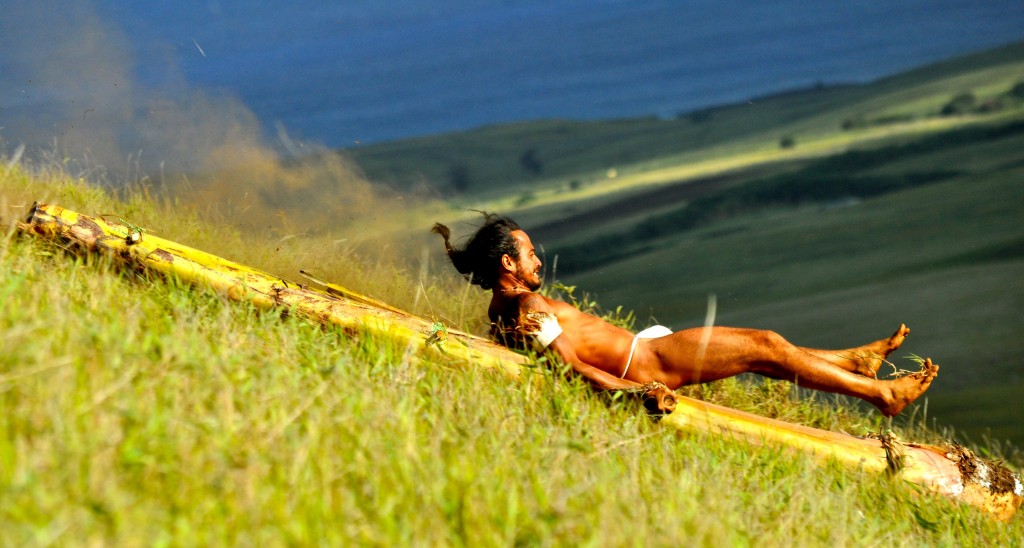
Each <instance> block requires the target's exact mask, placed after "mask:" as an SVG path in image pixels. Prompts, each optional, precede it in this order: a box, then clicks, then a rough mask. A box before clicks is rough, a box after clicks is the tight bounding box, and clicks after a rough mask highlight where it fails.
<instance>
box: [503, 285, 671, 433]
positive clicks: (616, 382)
mask: <svg viewBox="0 0 1024 548" xmlns="http://www.w3.org/2000/svg"><path fill="white" fill-rule="evenodd" d="M519 306H520V312H521V316H520V317H521V318H522V317H523V316H527V315H530V316H534V317H540V318H543V319H544V321H553V322H556V325H557V321H558V320H557V317H556V316H555V313H554V309H553V308H552V307H551V305H549V304H548V302H547V301H546V300H545V299H544V298H543V297H541V296H540V295H537V294H530V295H524V296H523V297H521V300H520V303H519ZM550 329H551V327H550V325H549V326H548V330H547V333H543V334H541V333H540V331H541V329H538V330H537V335H535V337H536V338H537V340H538V341H539V342H540V344H541V346H543V347H544V350H545V351H550V352H552V353H554V354H556V355H557V356H558V357H559V358H561V359H562V361H564V362H565V363H567V364H569V365H570V366H572V369H573V371H575V372H576V373H578V374H580V375H582V376H583V378H584V379H586V380H587V381H588V382H589V383H590V384H591V386H593V387H595V388H597V389H600V390H634V391H640V390H641V389H642V388H648V385H641V384H640V383H637V382H633V381H628V380H626V379H622V378H619V377H616V376H615V375H612V374H610V373H608V372H607V371H605V370H603V369H600V368H598V367H595V366H593V365H590V364H589V363H586V362H584V361H583V360H581V359H580V357H579V356H578V355H577V354H576V348H575V346H573V343H572V339H571V337H569V336H568V335H566V334H565V333H564V332H559V333H558V334H557V336H555V337H554V338H553V339H550V340H549V338H550V337H551V334H552V333H551V331H550ZM558 331H561V328H560V327H558ZM657 384H659V385H660V386H658V387H649V388H650V389H649V390H645V391H644V392H645V394H644V396H645V397H648V398H653V399H654V403H655V405H654V407H656V409H651V410H652V411H655V410H656V411H658V412H662V413H671V412H672V410H673V409H675V393H674V392H672V391H671V390H669V389H668V388H667V387H666V386H665V385H664V384H661V383H657Z"/></svg>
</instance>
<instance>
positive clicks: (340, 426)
mask: <svg viewBox="0 0 1024 548" xmlns="http://www.w3.org/2000/svg"><path fill="white" fill-rule="evenodd" d="M6 165H7V162H6V161H0V166H6ZM28 195H35V196H40V197H45V198H47V199H48V200H50V201H53V202H60V203H63V204H64V205H67V206H69V207H73V208H76V209H79V210H83V211H90V212H116V213H117V214H118V215H120V216H122V217H126V218H129V219H131V220H133V221H134V222H136V223H138V224H141V225H143V226H146V227H147V228H149V229H150V230H154V231H158V232H160V234H161V235H162V236H165V237H168V238H172V239H176V240H180V241H182V242H183V243H188V244H191V245H195V246H198V247H201V248H204V249H207V250H209V251H214V252H218V253H220V254H223V255H225V256H228V257H230V258H232V259H235V260H239V261H241V262H245V263H248V264H252V265H255V266H260V267H263V268H266V269H269V270H275V269H279V268H281V266H282V265H285V264H288V263H289V262H290V260H291V258H289V257H282V256H281V255H280V253H281V251H280V246H281V245H282V242H279V241H277V240H271V241H261V239H260V238H252V237H250V236H247V235H245V234H242V233H238V232H234V231H233V230H232V229H231V228H230V225H231V223H230V220H229V219H220V220H219V221H217V222H210V221H208V220H202V219H199V218H197V217H195V216H194V215H193V214H192V213H191V212H190V211H189V210H187V209H186V210H184V212H183V210H182V208H175V207H171V206H173V204H171V203H166V202H162V201H160V200H157V199H154V198H153V197H147V196H145V195H134V194H131V193H129V196H128V197H127V198H126V199H125V200H123V201H122V200H120V199H117V198H115V197H112V196H111V195H109V194H107V193H105V192H103V191H100V190H98V189H96V188H95V187H90V186H86V185H85V183H84V182H81V181H79V180H78V179H77V178H76V177H71V176H67V175H66V174H63V173H61V172H60V171H59V170H40V169H37V168H33V167H24V166H20V165H12V166H8V167H0V196H2V197H3V200H2V203H3V207H2V209H0V217H2V218H3V219H4V226H5V227H8V226H9V224H8V223H9V222H10V221H11V220H12V219H14V218H17V217H19V216H21V215H22V214H24V212H25V210H26V205H27V203H28V202H27V201H26V198H25V197H26V196H28ZM288 241H289V242H291V241H292V240H288ZM296 245H297V244H296ZM303 245H308V246H310V248H312V249H315V248H318V247H320V248H322V247H323V246H325V245H329V241H325V240H316V239H313V238H309V239H308V241H307V242H306V243H305V244H303ZM353 264H354V263H353V261H349V264H348V266H349V268H352V267H353ZM393 278H394V282H395V283H401V284H407V285H418V284H422V286H423V287H425V288H426V291H428V292H429V291H435V290H437V291H440V290H441V289H444V287H445V283H446V282H444V281H443V280H434V279H430V278H426V279H424V278H422V277H417V276H413V275H410V274H409V273H406V272H403V271H395V272H394V273H393ZM368 283H371V282H368ZM436 288H441V289H436ZM0 296H2V297H0V299H2V302H3V306H2V308H0V333H2V336H3V342H4V352H3V353H0V544H3V545H25V544H29V545H33V544H40V545H46V544H52V543H59V544H100V545H142V544H147V545H148V544H172V545H209V544H218V545H219V544H244V545H286V544H314V543H315V544H341V545H347V544H356V543H358V544H377V545H409V544H455V545H479V544H530V545H533V544H541V545H551V544H558V545H568V544H572V545H577V544H584V543H585V544H601V545H606V544H612V545H622V544H669V543H679V542H686V543H700V544H716V545H718V544H748V543H755V542H756V543H768V544H792V543H797V544H852V543H856V544H983V543H984V544H1011V543H1013V542H1014V539H1020V538H1022V536H1024V520H1022V519H1021V518H1020V517H1019V516H1018V517H1017V518H1016V519H1015V520H1014V521H1013V522H1011V523H1009V524H998V523H994V522H992V521H991V520H989V519H988V518H987V517H986V516H983V515H981V514H980V513H978V512H977V511H976V510H974V509H972V508H968V507H961V506H958V505H955V504H953V503H951V502H948V501H946V500H945V499H941V498H938V497H931V496H927V495H922V494H921V493H920V492H918V490H917V489H915V488H912V487H911V486H909V485H906V484H902V483H899V482H894V481H892V480H891V479H889V478H887V477H884V476H874V475H865V474H863V473H860V472H858V471H856V470H849V469H846V468H842V467H838V466H828V465H824V466H823V465H821V464H818V463H815V462H813V461H811V460H810V459H808V458H806V457H804V456H803V455H799V454H792V453H789V452H786V451H784V450H782V449H780V448H777V447H760V448H758V447H751V446H749V445H746V444H742V443H738V442H735V441H731V440H729V439H725V438H721V437H704V436H697V435H679V434H677V433H675V432H672V431H670V430H668V429H662V428H659V427H658V425H657V424H655V423H653V422H652V421H650V420H649V419H648V418H647V417H646V416H644V415H643V414H642V413H640V412H639V409H638V406H637V405H636V403H635V402H632V401H625V400H622V399H613V398H609V397H607V396H603V395H596V394H594V393H593V392H591V391H590V390H589V389H588V388H586V387H585V386H583V385H581V384H580V383H578V382H566V381H565V380H562V379H561V378H560V377H559V376H557V375H551V374H549V373H545V372H542V371H539V372H538V375H539V377H538V380H537V382H526V383H522V382H516V381H512V380H510V379H509V378H507V377H504V376H502V375H500V374H499V373H496V372H493V371H482V370H475V369H465V370H453V369H450V368H447V367H442V366H439V365H431V364H420V365H414V364H412V363H410V362H409V361H408V359H407V357H406V355H405V351H404V349H403V348H395V347H394V346H393V345H391V344H389V343H388V341H386V340H376V339H367V338H360V339H350V338H347V337H345V336H344V335H342V334H341V333H340V332H336V331H332V330H327V331H324V330H323V329H321V328H320V327H318V326H312V325H308V324H306V323H303V322H300V321H298V320H293V319H282V318H281V317H280V316H279V315H277V314H269V313H260V312H257V311H254V310H252V309H251V308H249V307H247V306H243V305H238V304H234V303H228V302H225V301H224V300H222V299H220V298H218V297H216V296H213V295H211V294H209V293H207V292H205V291H202V290H193V289H190V288H187V287H183V286H182V285H181V284H178V283H175V282H174V280H164V279H157V278H154V279H149V278H141V277H138V276H136V275H133V274H131V273H125V272H120V271H118V270H117V269H115V268H113V267H112V266H111V265H110V264H108V263H106V262H104V261H98V260H94V259H88V258H85V259H83V258H76V257H74V256H71V255H70V254H68V253H67V252H66V251H64V250H62V249H59V248H57V247H55V246H53V245H50V244H48V243H45V242H41V241H38V240H35V239H32V238H23V237H18V236H17V235H16V234H15V233H14V232H13V231H10V230H7V229H6V228H5V231H4V232H3V234H2V237H0ZM432 300H433V301H434V306H436V307H441V306H444V307H448V308H446V309H445V312H446V313H447V314H451V315H455V314H457V313H458V311H459V310H460V308H461V307H462V303H458V302H444V301H445V299H443V298H439V297H437V296H436V295H435V297H434V298H433V299H432ZM450 300H451V301H455V299H450ZM395 304H397V305H400V306H403V307H411V306H413V305H415V297H413V296H410V297H408V298H407V299H405V300H397V301H396V302H395ZM689 393H690V394H692V395H698V394H699V395H701V396H703V397H705V398H707V399H710V400H712V401H717V402H720V403H725V404H727V405H732V406H735V407H739V408H743V409H747V410H752V411H755V412H758V413H761V414H764V415H768V416H775V417H781V418H784V419H786V420H791V421H796V422H801V423H805V424H810V425H813V426H818V427H822V428H831V429H838V430H844V431H850V432H855V433H864V432H868V431H877V430H878V429H879V428H881V427H883V426H884V424H883V422H882V421H881V419H880V418H879V417H878V416H877V415H876V414H860V413H859V412H858V411H856V410H855V409H852V408H851V407H850V403H849V401H848V400H845V399H842V398H822V397H810V396H809V395H807V394H798V393H796V392H794V391H792V390H791V388H790V385H788V384H786V383H766V384H761V385H751V384H744V383H740V382H723V383H717V384H715V385H712V386H710V387H706V388H704V389H703V390H697V389H694V390H691V391H690V392H689ZM924 423H925V420H924V417H923V410H922V409H920V408H918V409H916V410H914V411H912V412H910V413H908V414H907V417H904V418H903V419H902V420H899V421H897V425H896V429H897V430H898V432H899V434H900V435H901V436H902V437H903V438H905V439H914V440H917V441H929V440H936V439H938V438H941V437H945V436H947V435H948V433H946V432H937V431H933V430H929V429H928V428H926V427H925V425H924ZM979 450H982V451H984V452H986V453H991V452H993V451H994V452H996V454H997V455H1001V456H1002V457H1003V458H1006V459H1008V460H1009V461H1010V462H1013V463H1016V465H1017V466H1020V464H1021V463H1022V462H1021V456H1020V454H1019V453H1003V452H1001V451H1002V449H1001V447H999V446H998V445H990V446H987V447H985V448H983V449H982V448H979Z"/></svg>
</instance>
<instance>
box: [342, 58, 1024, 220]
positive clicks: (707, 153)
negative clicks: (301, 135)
mask: <svg viewBox="0 0 1024 548" xmlns="http://www.w3.org/2000/svg"><path fill="white" fill-rule="evenodd" d="M1021 81H1024V42H1022V43H1018V44H1014V45H1010V46H1007V47H1004V48H1000V49H997V50H993V51H989V52H983V53H979V54H975V55H971V56H968V57H964V58H959V59H954V60H951V61H947V62H944V63H939V64H936V65H932V66H929V67H924V68H921V69H919V70H914V71H911V72H907V73H904V74H900V75H896V76H893V77H890V78H885V79H882V80H878V81H875V82H871V83H868V84H863V85H849V86H832V87H823V88H812V89H807V90H802V91H798V92H791V93H783V94H778V95H775V96H770V97H762V98H752V99H751V100H750V101H749V102H742V103H739V104H735V105H728V106H722V107H717V108H709V109H704V110H701V111H698V112H689V113H680V115H679V116H678V117H677V118H674V119H668V120H663V119H657V118H653V117H650V118H640V119H623V120H611V121H595V122H579V121H572V120H545V121H537V122H525V123H518V124H508V125H500V126H490V127H484V128H480V129H476V130H471V131H466V132H460V133H451V134H445V135H439V136H430V137H424V138H419V139H411V140H405V141H399V142H394V143H383V144H379V145H372V146H365V147H359V148H354V149H349V150H346V151H345V153H346V154H347V155H350V156H351V157H352V158H354V159H355V160H356V161H357V162H358V163H359V165H360V166H361V167H362V168H363V169H364V170H365V171H366V172H367V174H368V175H369V176H370V177H371V178H372V179H374V180H377V181H381V182H386V183H388V184H391V185H394V186H396V187H398V188H411V187H413V186H416V185H424V184H425V185H428V186H431V187H433V188H435V189H437V191H438V192H440V193H442V194H443V195H444V196H445V197H447V198H448V199H451V200H454V201H457V202H459V203H466V204H476V203H479V200H481V199H488V200H498V201H499V202H500V203H504V204H506V206H505V207H507V206H508V205H514V204H515V203H516V202H517V201H522V200H527V201H528V199H529V195H530V193H531V192H532V193H534V194H537V193H541V194H543V193H544V192H556V191H557V192H562V193H569V194H573V193H583V192H582V191H593V190H594V189H595V187H598V188H600V187H603V186H605V185H606V184H609V183H611V184H612V186H614V183H615V182H616V181H614V180H612V181H609V180H608V177H607V175H608V171H609V170H610V169H615V170H616V173H617V175H618V177H624V176H628V175H630V174H635V173H649V172H651V171H652V170H656V169H659V168H665V167H673V166H680V165H684V164H695V163H700V162H706V161H708V160H710V159H715V158H718V159H728V158H730V157H735V156H736V155H737V154H739V153H743V154H749V153H751V152H754V151H760V152H759V154H760V155H762V156H764V155H766V154H767V155H768V156H771V155H775V154H778V153H779V152H780V151H779V144H780V141H781V139H782V138H784V137H791V138H792V139H793V140H794V141H795V148H794V149H793V150H792V151H789V152H790V153H799V152H800V151H801V149H802V148H806V146H807V145H808V144H809V143H812V142H820V141H822V140H823V139H825V140H831V144H828V145H827V146H826V147H825V150H824V152H825V153H827V152H828V150H834V149H835V147H839V148H840V149H841V148H842V147H845V146H846V145H847V143H848V142H850V141H856V140H860V139H877V138H880V137H885V136H886V135H888V134H891V133H894V132H895V133H900V132H905V131H911V130H920V131H929V130H930V129H929V125H928V124H925V122H927V121H929V120H931V121H932V122H935V116H937V115H938V114H939V112H940V111H941V110H942V108H943V106H944V105H946V104H948V103H949V102H950V101H951V100H952V99H953V98H954V97H955V96H957V95H960V94H963V93H968V92H970V93H973V94H974V95H975V97H976V98H977V100H978V102H979V103H984V102H985V101H988V100H990V99H992V98H996V97H999V96H1001V95H1003V94H1005V93H1007V91H1008V90H1010V89H1012V88H1013V86H1014V85H1015V84H1016V83H1019V82H1021ZM915 124H916V125H917V126H919V127H917V129H915ZM844 126H846V127H848V128H849V129H847V130H845V131H844V130H843V128H844ZM820 153H821V152H818V153H816V154H820ZM508 198H512V200H511V201H508Z"/></svg>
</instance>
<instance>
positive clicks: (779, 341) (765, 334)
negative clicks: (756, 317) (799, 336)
mask: <svg viewBox="0 0 1024 548" xmlns="http://www.w3.org/2000/svg"><path fill="white" fill-rule="evenodd" d="M752 331H753V333H752V335H751V338H753V339H754V340H755V341H756V342H757V344H758V345H759V346H762V347H764V348H767V349H769V350H772V351H774V350H778V349H782V348H785V347H788V346H789V341H787V340H786V339H784V338H783V337H782V335H779V334H778V333H776V332H774V331H769V330H767V329H754V330H752Z"/></svg>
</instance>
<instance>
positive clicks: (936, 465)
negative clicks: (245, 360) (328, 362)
mask: <svg viewBox="0 0 1024 548" xmlns="http://www.w3.org/2000/svg"><path fill="white" fill-rule="evenodd" d="M20 228H21V229H22V230H24V231H27V232H31V233H34V234H37V235H39V236H43V237H46V238H49V239H51V240H56V241H61V242H68V243H71V244H72V245H75V246H80V247H83V248H85V249H87V250H88V251H90V252H96V253H100V254H103V255H106V256H109V257H113V258H115V259H117V260H120V261H123V262H125V263H127V264H128V265H130V266H131V267H133V268H138V269H142V270H146V271H152V272H159V273H161V274H165V275H173V276H176V277H178V278H180V279H182V280H185V281H188V282H190V283H194V284H197V285H205V286H208V287H211V288H213V289H214V290H215V291H217V292H218V293H221V294H223V295H226V296H228V297H229V298H231V299H234V300H239V301H242V300H244V301H249V302H251V303H252V304H254V305H255V306H257V307H261V308H274V307H280V308H284V309H287V310H288V311H290V312H291V313H294V314H299V315H302V316H305V317H307V318H309V319H311V320H314V321H317V322H320V323H325V324H333V325H337V326H340V327H342V328H343V329H345V330H346V331H350V332H353V333H359V332H369V333H372V334H374V335H377V336H383V337H388V338H390V339H392V340H395V341H398V342H400V343H401V344H405V345H408V347H409V348H410V349H411V351H414V352H417V353H421V354H428V353H429V354H432V358H433V359H437V358H442V359H444V358H447V359H450V360H454V361H459V362H462V363H465V364H472V365H483V366H488V367H497V368H501V369H503V370H505V371H508V372H509V373H511V374H513V375H518V374H519V373H521V372H522V370H523V366H525V365H527V363H528V362H527V359H526V358H525V357H524V356H522V355H519V354H516V353H514V352H511V351H509V350H508V349H506V348H504V347H501V346H499V345H496V344H494V343H492V342H490V341H487V340H485V339H482V338H480V337H475V336H473V335H470V334H467V333H462V332H459V331H455V330H448V329H445V328H444V327H443V326H441V328H440V329H441V330H443V332H441V331H439V329H438V327H437V325H436V324H434V323H433V322H429V321H427V320H424V319H422V318H418V317H416V316H413V315H411V314H408V313H405V312H403V311H401V310H399V309H397V308H394V307H391V306H389V305H386V304H384V303H381V302H379V301H376V300H374V299H372V298H370V297H366V296H364V295H360V294H358V293H355V292H353V291H350V290H348V289H346V288H342V287H339V286H336V285H333V284H330V283H328V282H323V281H321V280H319V279H317V278H315V277H314V276H312V275H310V274H308V273H303V275H305V276H307V277H308V278H310V279H311V280H312V281H314V282H315V283H317V284H318V285H320V286H322V287H324V290H322V291H321V290H317V289H311V288H308V287H305V286H300V285H299V284H296V283H292V282H288V281H285V280H283V279H281V278H278V277H276V276H272V275H270V274H267V273H264V272H261V271H259V270H256V269H253V268H250V267H247V266H244V265H241V264H238V263H234V262H231V261H228V260H225V259H223V258H220V257H217V256H215V255H211V254H209V253H205V252H203V251H200V250H197V249H193V248H191V247H187V246H184V245H181V244H177V243H175V242H171V241H168V240H164V239H161V238H158V237H156V236H152V235H149V234H145V235H143V234H142V233H141V232H140V231H138V230H137V229H135V228H134V227H131V226H124V225H120V224H111V223H108V222H107V221H105V220H103V219H101V218H95V217H89V216H86V215H80V214H78V213H75V212H73V211H70V210H67V209H64V208H61V207H58V206H53V205H45V204H36V205H35V206H33V208H32V211H31V213H30V214H29V218H28V219H27V221H26V223H25V224H21V225H20ZM439 341H448V342H447V343H446V344H444V345H443V347H442V345H439V344H434V343H437V342H439ZM662 424H665V425H666V426H669V427H672V428H676V429H679V430H697V431H701V432H706V433H709V434H713V435H726V436H733V437H736V438H738V439H743V440H746V441H750V442H753V443H766V444H778V445H782V446H786V447H792V448H795V449H798V450H802V451H806V452H808V453H811V454H814V455H818V456H821V457H823V458H827V459H834V460H838V461H840V462H844V463H848V464H851V465H854V466H859V467H862V468H865V469H868V470H875V471H879V472H883V471H891V472H893V473H895V475H897V476H898V477H900V478H902V479H904V480H906V481H910V482H912V483H915V484H919V485H923V486H924V487H926V488H928V489H929V490H931V491H933V492H936V493H939V494H942V495H945V496H947V497H950V498H953V499H955V500H959V501H961V502H964V503H967V504H971V505H974V506H977V507H979V508H982V509H984V510H986V511H988V512H991V513H992V515H993V516H995V517H996V518H997V519H1001V520H1008V519H1010V517H1012V516H1013V515H1014V513H1015V512H1016V510H1017V508H1018V507H1020V505H1021V502H1022V500H1024V486H1022V484H1021V481H1020V477H1019V476H1018V475H1016V474H1013V473H1012V472H1010V471H1009V470H1008V469H1007V468H1005V467H1004V466H1002V465H999V464H995V463H990V462H985V461H983V460H982V459H978V458H976V457H975V456H974V455H973V454H971V453H970V451H967V450H965V449H963V448H961V447H959V446H951V447H947V448H938V447H928V446H921V445H915V444H902V443H900V442H898V441H896V440H895V439H893V438H884V439H871V438H858V437H854V436H850V435H847V434H840V433H835V432H828V431H824V430H819V429H815V428H810V427H806V426H802V425H798V424H793V423H788V422H784V421H779V420H773V419H768V418H765V417H761V416H758V415H754V414H751V413H745V412H742V411H737V410H734V409H730V408H727V407H722V406H719V405H714V404H710V403H706V402H702V401H698V400H693V399H689V398H685V397H679V398H678V404H677V406H676V410H675V411H674V412H673V413H672V414H671V415H668V416H666V417H665V418H664V419H662Z"/></svg>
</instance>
